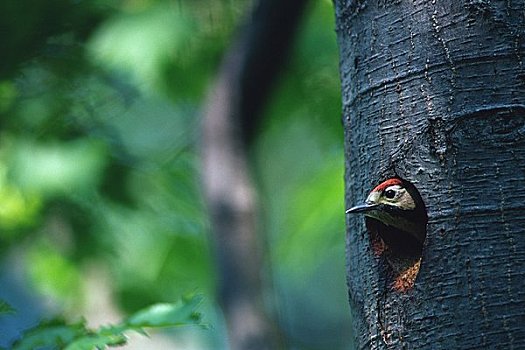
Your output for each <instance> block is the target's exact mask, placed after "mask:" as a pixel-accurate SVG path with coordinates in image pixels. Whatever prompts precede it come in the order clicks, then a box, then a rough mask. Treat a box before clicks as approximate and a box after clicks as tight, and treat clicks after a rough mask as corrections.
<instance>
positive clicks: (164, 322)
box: [124, 296, 204, 329]
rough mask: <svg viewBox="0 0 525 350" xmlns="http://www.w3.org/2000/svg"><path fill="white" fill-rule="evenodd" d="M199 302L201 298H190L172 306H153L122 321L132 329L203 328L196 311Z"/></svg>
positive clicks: (200, 317)
mask: <svg viewBox="0 0 525 350" xmlns="http://www.w3.org/2000/svg"><path fill="white" fill-rule="evenodd" d="M201 302H202V297H201V296H192V297H189V298H183V299H181V300H179V301H178V302H176V303H172V304H155V305H152V306H150V307H147V308H145V309H143V310H140V311H138V312H137V313H135V314H134V315H131V316H130V317H129V318H128V319H127V320H125V321H124V325H125V326H127V327H129V328H133V329H142V328H152V327H155V328H158V327H173V326H183V325H199V326H204V324H203V323H202V316H201V314H200V313H199V312H197V311H196V308H197V307H198V306H199V305H200V303H201Z"/></svg>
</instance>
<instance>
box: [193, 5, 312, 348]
mask: <svg viewBox="0 0 525 350" xmlns="http://www.w3.org/2000/svg"><path fill="white" fill-rule="evenodd" d="M307 3H308V1H307V0H293V1H287V2H282V1H279V0H259V1H257V2H256V3H255V4H254V9H253V11H252V13H251V16H250V17H249V19H248V21H247V22H246V24H245V25H244V26H243V28H242V30H241V31H240V33H239V36H238V37H237V39H236V40H235V41H234V42H233V44H232V46H231V48H230V49H229V50H228V51H227V52H226V54H225V57H224V59H223V62H222V65H221V68H220V70H219V73H218V76H217V80H216V82H215V84H214V85H213V87H212V90H211V92H210V96H209V100H208V103H207V106H206V109H205V111H204V116H203V126H202V145H201V146H202V147H201V148H202V149H201V151H202V179H203V187H204V192H205V197H206V201H207V204H208V207H209V212H210V219H211V231H212V235H213V237H214V240H213V241H214V246H215V251H216V260H217V267H218V293H217V294H218V301H219V304H220V305H221V307H222V309H223V312H224V316H225V319H226V323H227V327H228V333H229V344H230V348H231V349H233V350H251V349H257V350H264V349H279V348H281V347H282V344H281V339H280V334H279V331H278V330H277V327H276V324H275V322H272V320H271V317H270V316H269V315H268V314H267V310H266V309H265V305H264V301H265V300H264V299H265V298H264V294H266V293H265V292H267V289H268V286H264V284H263V278H262V276H263V275H264V271H263V270H264V266H263V259H262V258H263V254H264V252H263V244H262V241H264V239H263V237H262V235H261V234H260V232H259V227H258V225H257V223H258V218H257V214H258V206H257V193H256V188H255V186H254V185H253V181H252V178H251V174H250V166H249V165H250V164H249V159H248V147H249V145H250V144H251V141H252V140H253V137H254V135H255V131H256V129H257V127H258V124H259V123H258V122H259V119H260V117H261V115H262V110H263V108H264V105H265V102H266V99H267V97H268V94H269V93H270V91H271V88H272V87H273V85H274V83H275V81H276V80H277V78H278V77H279V73H280V70H281V68H282V66H283V64H285V63H286V59H287V56H288V53H289V52H290V49H291V47H292V45H291V44H292V41H293V39H294V34H295V32H296V29H297V27H298V25H299V21H300V19H301V17H302V14H303V13H304V10H305V8H306V5H307ZM263 287H266V288H265V289H264V290H263Z"/></svg>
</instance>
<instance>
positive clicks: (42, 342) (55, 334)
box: [12, 320, 88, 350]
mask: <svg viewBox="0 0 525 350" xmlns="http://www.w3.org/2000/svg"><path fill="white" fill-rule="evenodd" d="M87 332H88V331H87V329H86V327H85V323H84V321H81V322H78V323H75V324H70V325H67V324H66V323H65V322H64V321H63V320H52V321H48V322H43V323H41V324H40V325H38V326H37V327H36V328H33V329H30V330H29V331H27V332H26V333H25V334H24V336H23V338H22V339H20V340H18V341H17V342H16V343H15V344H14V345H13V348H12V350H34V349H40V348H50V349H55V348H57V347H62V346H64V345H65V344H69V343H71V342H72V341H73V340H75V338H77V337H79V336H82V335H84V334H86V333H87Z"/></svg>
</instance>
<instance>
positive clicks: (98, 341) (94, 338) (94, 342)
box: [64, 334, 127, 350]
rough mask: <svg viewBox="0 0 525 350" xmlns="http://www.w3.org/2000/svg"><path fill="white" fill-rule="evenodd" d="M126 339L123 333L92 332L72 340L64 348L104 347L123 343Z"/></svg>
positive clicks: (71, 349)
mask: <svg viewBox="0 0 525 350" xmlns="http://www.w3.org/2000/svg"><path fill="white" fill-rule="evenodd" d="M126 340H127V339H126V336H124V334H110V335H105V334H92V335H86V336H84V337H81V338H79V339H77V340H75V341H73V342H72V343H71V344H69V345H68V346H67V347H66V348H65V349H64V350H92V349H105V348H106V347H107V346H119V345H124V344H126Z"/></svg>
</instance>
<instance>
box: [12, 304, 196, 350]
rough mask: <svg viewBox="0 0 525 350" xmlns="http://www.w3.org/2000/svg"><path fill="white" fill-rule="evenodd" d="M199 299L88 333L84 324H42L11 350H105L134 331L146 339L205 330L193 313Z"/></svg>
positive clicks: (140, 313) (158, 306) (159, 307)
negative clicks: (151, 333)
mask: <svg viewBox="0 0 525 350" xmlns="http://www.w3.org/2000/svg"><path fill="white" fill-rule="evenodd" d="M201 301H202V298H201V297H199V296H193V297H187V298H183V299H181V300H179V301H178V302H176V303H173V304H156V305H152V306H150V307H148V308H146V309H143V310H140V311H138V312H136V313H135V314H133V315H131V316H129V317H128V318H126V319H125V320H123V321H122V322H121V323H119V324H116V325H110V326H102V327H99V328H98V329H95V330H93V329H89V328H88V327H87V326H86V323H85V322H84V321H80V322H77V323H69V324H68V323H66V322H65V321H63V320H58V319H56V320H52V321H47V322H42V323H41V324H40V325H38V326H37V327H35V328H33V329H31V330H29V331H27V332H26V333H25V334H24V336H23V338H22V339H20V340H19V341H17V342H16V343H15V344H14V345H13V347H12V349H13V350H33V349H38V348H44V347H45V348H48V349H64V350H92V349H104V348H106V347H107V346H121V345H125V344H126V342H127V338H126V336H125V333H126V332H129V331H135V332H138V333H141V334H144V335H147V333H146V330H145V329H155V328H164V327H179V326H188V325H194V326H195V325H196V326H201V327H204V326H205V325H204V324H203V323H202V317H201V314H200V313H199V312H197V311H196V309H197V308H198V306H199V305H200V303H201Z"/></svg>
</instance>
